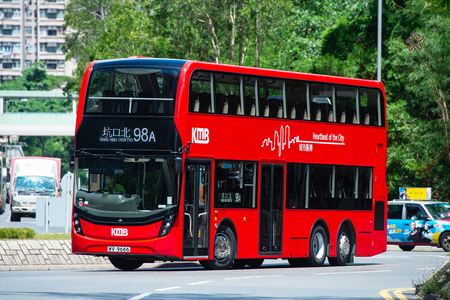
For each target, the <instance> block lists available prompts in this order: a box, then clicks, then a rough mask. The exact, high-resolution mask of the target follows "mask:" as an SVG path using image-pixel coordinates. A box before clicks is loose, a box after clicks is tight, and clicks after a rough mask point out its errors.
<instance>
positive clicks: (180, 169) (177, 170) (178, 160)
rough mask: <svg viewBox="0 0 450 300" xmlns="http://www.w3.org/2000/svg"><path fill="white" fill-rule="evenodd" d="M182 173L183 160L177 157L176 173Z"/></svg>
mask: <svg viewBox="0 0 450 300" xmlns="http://www.w3.org/2000/svg"><path fill="white" fill-rule="evenodd" d="M181 171H183V159H182V158H181V157H175V172H177V173H180V172H181Z"/></svg>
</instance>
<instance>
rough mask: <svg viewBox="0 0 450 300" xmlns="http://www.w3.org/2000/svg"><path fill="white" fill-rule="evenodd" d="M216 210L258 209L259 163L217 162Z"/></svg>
mask: <svg viewBox="0 0 450 300" xmlns="http://www.w3.org/2000/svg"><path fill="white" fill-rule="evenodd" d="M215 174H216V175H215V197H214V207H216V208H256V194H257V193H256V179H257V174H258V172H257V163H256V162H248V161H227V160H218V161H216V168H215Z"/></svg>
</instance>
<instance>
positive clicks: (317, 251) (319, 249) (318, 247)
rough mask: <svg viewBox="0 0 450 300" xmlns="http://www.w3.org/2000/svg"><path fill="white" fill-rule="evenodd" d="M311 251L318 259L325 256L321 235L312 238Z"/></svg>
mask: <svg viewBox="0 0 450 300" xmlns="http://www.w3.org/2000/svg"><path fill="white" fill-rule="evenodd" d="M313 251H314V255H315V256H316V257H317V258H319V259H320V258H321V257H323V256H324V254H325V242H324V238H323V236H322V235H321V234H317V235H315V236H314V240H313Z"/></svg>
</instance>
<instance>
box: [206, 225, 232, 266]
mask: <svg viewBox="0 0 450 300" xmlns="http://www.w3.org/2000/svg"><path fill="white" fill-rule="evenodd" d="M235 257H236V238H235V236H234V233H233V230H231V228H230V227H225V226H223V227H219V229H217V232H216V236H215V237H214V259H213V260H207V261H204V262H205V264H206V263H208V264H209V267H210V268H211V269H215V270H223V269H228V268H229V267H231V266H232V265H233V262H234V258H235ZM202 265H203V264H202ZM206 269H208V268H206Z"/></svg>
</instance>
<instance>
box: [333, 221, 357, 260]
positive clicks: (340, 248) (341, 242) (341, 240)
mask: <svg viewBox="0 0 450 300" xmlns="http://www.w3.org/2000/svg"><path fill="white" fill-rule="evenodd" d="M352 247H353V243H352V241H351V240H350V235H349V233H348V229H347V227H346V226H342V227H341V229H339V232H338V238H337V245H336V257H328V262H329V263H330V265H332V266H345V265H346V264H348V263H349V262H350V257H351V255H352Z"/></svg>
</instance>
